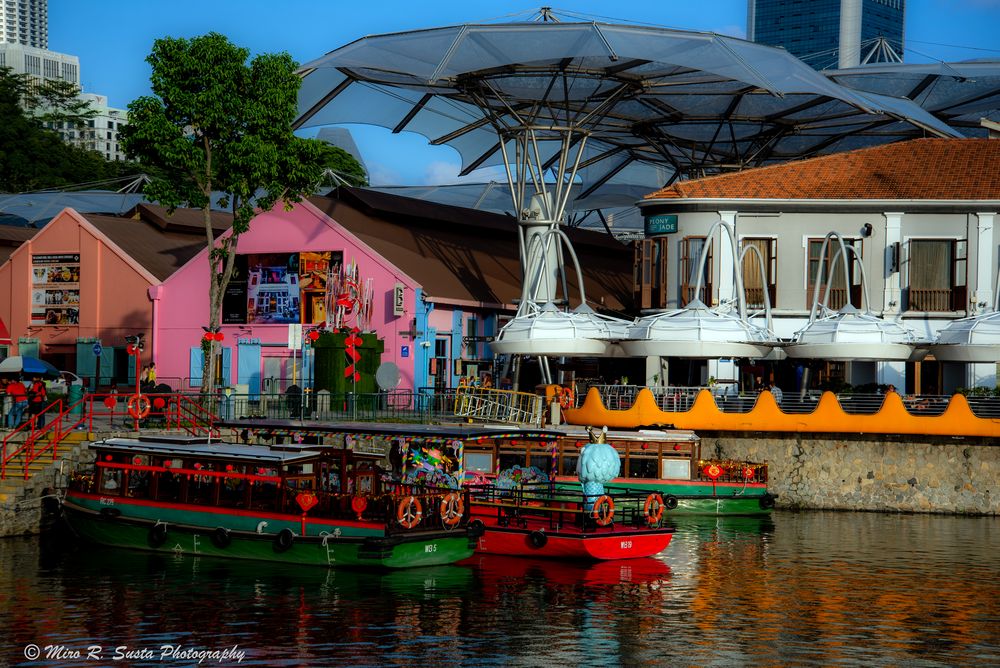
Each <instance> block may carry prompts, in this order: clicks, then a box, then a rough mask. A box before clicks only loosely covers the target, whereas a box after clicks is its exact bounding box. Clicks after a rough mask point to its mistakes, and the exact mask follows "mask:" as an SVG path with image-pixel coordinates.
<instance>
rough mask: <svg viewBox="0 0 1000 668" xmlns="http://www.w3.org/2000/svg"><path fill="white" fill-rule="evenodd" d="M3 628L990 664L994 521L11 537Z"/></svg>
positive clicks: (610, 653)
mask: <svg viewBox="0 0 1000 668" xmlns="http://www.w3.org/2000/svg"><path fill="white" fill-rule="evenodd" d="M0 638H2V643H3V646H2V651H0V665H57V666H95V665H150V666H153V665H155V666H163V665H195V664H197V663H198V662H199V660H201V661H202V665H227V666H228V665H236V664H237V661H238V660H239V661H240V663H241V664H242V665H288V666H291V665H317V666H319V665H357V666H373V665H421V666H453V665H462V666H482V665H496V666H512V665H513V666H552V665H563V666H569V665H582V666H615V665H629V666H632V665H636V666H638V665H643V666H646V665H652V666H657V665H663V666H694V665H697V666H740V665H748V664H754V665H764V666H775V665H781V666H785V665H817V666H819V665H822V666H829V665H842V666H903V665H905V666H945V665H947V666H953V665H964V666H972V665H975V666H986V665H1000V518H966V517H945V516H930V515H880V514H870V513H819V512H816V513H790V512H776V513H775V514H774V517H773V518H771V519H766V520H760V519H728V520H719V519H714V518H713V519H710V520H704V521H700V522H695V521H688V520H685V521H684V523H681V524H679V525H678V529H677V533H676V535H675V538H674V541H673V542H672V543H671V545H670V546H669V547H668V548H667V550H665V551H664V552H663V553H662V554H661V555H659V557H658V558H656V559H645V560H631V561H621V562H605V563H602V564H598V565H595V566H590V567H587V566H573V565H568V564H559V563H546V562H543V561H540V560H528V559H514V558H495V557H490V558H485V557H484V558H476V559H474V560H473V563H471V564H465V565H455V566H446V567H437V568H431V569H419V570H408V571H395V572H391V573H386V574H380V573H363V572H348V571H328V570H325V569H318V568H286V567H280V566H275V565H270V564H260V563H251V562H244V563H240V562H235V563H234V562H230V561H223V560H217V559H208V558H193V557H189V556H178V557H175V556H173V555H170V556H164V555H153V554H146V553H141V552H112V551H108V550H105V549H101V548H96V547H91V546H82V547H81V546H78V545H74V544H68V543H67V541H66V540H64V539H62V538H60V537H59V536H58V535H54V536H48V537H43V538H38V537H34V538H12V539H4V540H0ZM36 647H37V653H39V654H40V658H39V659H38V660H36V661H29V660H28V659H26V658H25V657H26V656H28V657H34V656H35V652H36V649H35V648H36ZM88 654H89V656H90V658H88Z"/></svg>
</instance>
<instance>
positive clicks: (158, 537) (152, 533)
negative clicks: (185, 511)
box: [149, 522, 167, 547]
mask: <svg viewBox="0 0 1000 668" xmlns="http://www.w3.org/2000/svg"><path fill="white" fill-rule="evenodd" d="M166 542H167V525H166V524H164V523H163V522H157V523H156V524H154V525H153V526H152V528H150V530H149V544H150V545H151V546H152V547H160V546H161V545H163V544H164V543H166Z"/></svg>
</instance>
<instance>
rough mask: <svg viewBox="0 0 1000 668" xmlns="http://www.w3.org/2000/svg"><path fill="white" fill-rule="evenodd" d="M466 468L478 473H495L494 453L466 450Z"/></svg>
mask: <svg viewBox="0 0 1000 668" xmlns="http://www.w3.org/2000/svg"><path fill="white" fill-rule="evenodd" d="M465 470H466V471H473V472H476V473H493V453H491V452H469V451H466V452H465Z"/></svg>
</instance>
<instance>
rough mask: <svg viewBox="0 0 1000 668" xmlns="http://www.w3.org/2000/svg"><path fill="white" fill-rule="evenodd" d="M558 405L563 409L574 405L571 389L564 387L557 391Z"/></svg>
mask: <svg viewBox="0 0 1000 668" xmlns="http://www.w3.org/2000/svg"><path fill="white" fill-rule="evenodd" d="M559 407H560V408H562V409H563V410H566V409H567V408H573V407H574V402H573V390H572V389H570V388H568V387H564V388H563V389H562V391H561V392H559Z"/></svg>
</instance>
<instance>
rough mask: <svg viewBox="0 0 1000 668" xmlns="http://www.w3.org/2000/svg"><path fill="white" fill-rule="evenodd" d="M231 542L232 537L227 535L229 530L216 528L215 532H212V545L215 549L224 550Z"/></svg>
mask: <svg viewBox="0 0 1000 668" xmlns="http://www.w3.org/2000/svg"><path fill="white" fill-rule="evenodd" d="M232 542H233V537H232V536H230V535H229V529H227V528H226V527H216V528H215V531H213V532H212V544H213V545H215V546H216V547H217V548H219V549H225V548H227V547H229V544H230V543H232Z"/></svg>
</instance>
